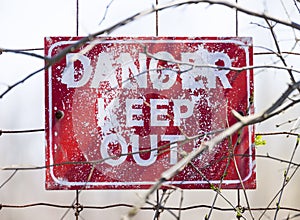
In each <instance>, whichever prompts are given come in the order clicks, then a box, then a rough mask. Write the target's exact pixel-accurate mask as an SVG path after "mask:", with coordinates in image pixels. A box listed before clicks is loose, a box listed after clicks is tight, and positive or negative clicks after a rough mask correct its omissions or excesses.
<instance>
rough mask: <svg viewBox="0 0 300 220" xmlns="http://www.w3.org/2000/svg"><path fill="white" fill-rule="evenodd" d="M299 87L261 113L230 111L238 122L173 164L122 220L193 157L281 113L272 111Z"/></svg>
mask: <svg viewBox="0 0 300 220" xmlns="http://www.w3.org/2000/svg"><path fill="white" fill-rule="evenodd" d="M299 87H300V81H298V82H297V83H295V84H293V85H290V86H289V87H288V89H287V90H286V91H285V92H284V93H283V94H282V96H280V97H279V99H278V100H277V101H276V102H275V103H274V104H273V105H272V106H270V107H269V108H268V109H266V110H265V111H263V112H262V113H258V114H254V115H249V116H241V115H240V114H239V113H238V112H236V111H234V110H233V111H232V113H233V114H234V116H235V117H236V118H237V119H238V120H239V121H238V122H236V123H235V124H233V125H232V126H231V127H229V128H228V129H226V130H224V131H223V132H221V133H220V134H218V135H217V136H215V137H214V138H212V139H211V140H209V141H207V142H203V143H202V144H201V146H200V147H199V148H197V149H195V150H194V151H192V152H190V153H189V154H188V155H187V156H186V157H184V158H183V159H182V160H180V161H179V162H178V163H177V164H175V165H174V166H173V167H171V168H170V169H168V170H166V171H165V172H163V173H162V174H161V176H160V178H159V180H158V181H157V182H156V183H155V184H154V185H152V187H151V188H150V189H149V190H148V191H147V193H146V194H145V195H144V197H143V198H142V199H141V201H140V203H139V204H137V205H136V206H134V207H133V208H132V209H131V210H130V211H129V212H128V213H127V215H126V216H123V217H122V219H123V220H129V219H132V218H133V217H134V216H135V215H136V214H137V213H138V212H139V210H140V209H141V207H143V206H144V205H145V203H146V201H147V200H148V199H149V197H150V196H151V195H152V193H154V192H155V191H156V190H157V189H159V188H160V187H161V186H162V185H163V183H164V182H165V181H167V180H169V179H171V178H173V177H174V176H175V175H176V174H178V173H179V172H180V171H182V170H183V169H184V168H185V167H186V166H187V165H188V164H189V163H190V162H191V161H192V160H193V159H194V158H195V157H197V156H199V155H200V154H202V153H203V152H204V151H207V150H209V151H211V150H212V149H213V147H214V146H215V145H217V144H218V143H220V142H221V141H222V140H223V139H224V138H226V137H228V136H230V135H232V134H234V133H235V132H237V131H238V130H240V129H241V128H243V127H245V126H248V125H253V124H256V123H259V122H262V121H265V120H267V119H268V118H271V117H273V116H275V115H276V114H279V113H280V112H281V111H276V114H274V111H275V110H277V109H278V108H279V107H280V106H281V105H282V104H283V103H284V101H285V100H286V99H287V98H288V96H289V95H290V94H291V93H292V92H293V91H294V90H295V89H298V88H299Z"/></svg>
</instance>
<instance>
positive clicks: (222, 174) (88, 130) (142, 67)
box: [45, 37, 256, 189]
mask: <svg viewBox="0 0 300 220" xmlns="http://www.w3.org/2000/svg"><path fill="white" fill-rule="evenodd" d="M79 39H80V38H77V37H50V38H45V53H46V56H48V57H53V56H55V55H56V54H58V53H59V52H60V51H62V49H64V48H66V47H68V46H70V45H72V44H74V43H76V42H77V41H78V40H79ZM252 56H253V51H252V39H251V38H215V37H208V38H186V37H176V38H172V37H138V38H98V39H96V40H95V41H93V42H90V43H88V44H86V45H84V46H82V47H81V48H79V49H78V50H76V51H73V52H72V53H69V54H67V55H66V57H65V58H63V59H62V60H60V61H59V62H57V63H55V64H54V65H52V66H51V67H50V68H49V69H48V70H47V71H46V77H45V78H46V79H45V82H46V84H45V87H46V139H47V147H46V165H47V171H46V188H47V189H139V188H148V187H149V186H150V185H152V184H154V183H155V181H156V180H157V179H158V178H159V177H160V174H161V173H162V172H164V171H165V170H167V169H169V168H170V167H172V166H173V165H174V164H176V163H177V162H178V161H180V160H181V159H182V158H183V157H184V156H185V155H186V154H187V153H189V152H191V151H193V149H195V148H198V147H199V146H200V144H201V142H203V141H206V140H209V139H211V138H213V137H214V136H215V135H216V134H218V133H219V132H220V131H223V130H224V129H226V128H227V127H229V126H230V125H232V124H234V123H235V122H236V119H235V117H234V116H233V115H232V113H231V110H236V111H238V112H240V113H241V114H243V115H247V114H250V113H251V112H252V111H253V107H252V106H251V100H252V97H253V73H252V70H243V71H237V70H238V69H239V68H242V67H246V66H251V65H252V59H253V58H252ZM253 138H254V133H253V127H251V126H250V127H246V128H244V129H243V130H241V131H240V132H239V133H237V134H234V135H233V136H231V137H229V138H226V139H224V140H223V141H222V142H221V143H219V144H218V145H217V146H215V147H214V148H213V149H212V150H211V151H210V152H207V153H205V154H203V155H200V156H199V157H198V158H195V159H194V160H193V161H192V164H189V165H188V166H187V167H186V168H185V169H184V170H183V171H181V172H180V173H179V174H177V175H176V176H175V177H174V178H173V179H171V180H168V181H167V182H166V185H170V184H171V185H176V186H179V187H181V188H186V189H200V188H210V187H211V184H215V185H216V186H218V187H219V186H221V187H222V188H241V187H242V184H241V183H243V185H244V187H245V188H255V185H256V184H255V161H254V158H255V157H254V147H253ZM220 184H221V185H220Z"/></svg>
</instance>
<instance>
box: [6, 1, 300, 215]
mask: <svg viewBox="0 0 300 220" xmlns="http://www.w3.org/2000/svg"><path fill="white" fill-rule="evenodd" d="M158 2H159V4H165V3H168V2H172V1H167V0H158ZM229 2H233V3H235V1H229ZM155 3H156V1H155V0H139V1H132V0H113V1H111V0H84V1H83V0H79V17H78V18H79V20H78V21H79V23H78V28H79V29H78V30H79V36H87V35H88V34H90V33H94V32H97V31H99V30H102V29H104V28H107V27H110V26H111V25H113V24H116V23H118V22H119V21H121V20H122V19H125V18H127V17H129V16H131V15H133V14H135V13H137V12H139V11H142V10H144V9H148V8H151V7H152V6H153V5H155ZM238 5H240V6H241V7H243V8H246V9H248V10H251V11H253V12H259V13H266V14H268V15H271V16H273V17H275V18H278V19H282V20H287V21H294V22H299V21H300V12H299V10H298V6H299V7H300V3H298V2H297V1H296V0H252V1H247V0H238ZM76 8H77V6H76V0H64V1H60V0H52V1H46V0H42V1H41V0H26V1H22V0H10V1H7V0H0V48H5V49H31V48H36V49H37V50H34V51H31V52H34V53H37V54H40V55H43V50H41V48H43V46H44V42H43V40H44V37H45V36H76V24H77V22H76V20H77V16H76V12H77V10H76ZM272 25H274V28H273V30H274V32H275V34H276V37H277V40H278V43H279V46H280V49H281V51H282V52H288V53H289V54H288V53H285V54H284V56H285V61H286V63H287V66H288V67H293V68H294V69H300V62H299V59H300V56H299V54H297V53H299V52H300V51H299V49H300V48H299V44H298V41H299V38H298V37H299V31H297V30H293V29H292V28H290V27H286V26H283V25H280V24H276V23H272ZM155 30H156V17H155V13H153V14H151V15H147V16H144V17H142V18H140V19H138V20H137V21H133V22H130V23H129V24H127V25H124V26H122V27H120V28H119V29H117V30H115V31H114V32H113V33H111V34H110V36H155V34H156V31H155ZM158 35H159V36H190V37H193V36H219V37H225V36H235V35H236V11H235V10H234V9H231V8H229V7H225V6H222V5H209V4H207V3H200V4H186V5H183V6H180V7H175V8H170V9H167V10H164V11H160V12H159V13H158ZM238 35H239V36H250V37H253V40H254V44H253V45H254V53H255V55H254V65H271V64H272V65H273V64H274V65H278V66H283V64H282V63H281V61H280V59H279V58H278V57H277V56H276V55H274V54H262V53H265V52H270V51H276V52H277V49H276V45H275V43H274V40H273V37H272V33H271V31H270V29H269V28H268V25H267V23H266V22H265V20H264V19H261V18H257V17H255V16H250V15H246V14H243V13H238ZM292 53H293V54H292ZM43 65H44V61H43V60H42V59H38V58H34V57H31V56H25V55H20V54H15V53H2V54H1V55H0V94H2V92H4V91H5V90H6V89H7V88H8V86H10V85H12V84H14V83H16V82H18V81H20V80H21V79H23V78H25V77H26V76H27V75H29V74H30V73H32V72H34V71H36V70H38V69H40V68H42V67H43ZM254 74H255V78H254V81H255V88H254V89H255V97H254V98H255V99H254V100H255V101H254V103H255V111H256V112H260V111H262V110H264V109H265V108H267V107H269V106H270V105H272V103H273V102H274V101H275V100H276V99H278V98H279V97H280V96H281V95H282V93H283V92H284V90H285V89H287V87H288V84H289V83H291V81H290V77H289V75H288V73H287V71H285V70H280V69H265V68H259V69H255V70H254ZM295 78H296V79H297V80H300V75H299V73H295ZM295 94H296V95H297V93H295ZM298 99H299V94H298ZM44 100H45V98H44V71H42V72H40V73H38V74H36V75H34V76H33V77H31V78H30V79H28V80H27V81H25V82H24V83H21V84H20V85H18V86H17V87H16V88H14V89H12V90H11V91H10V92H8V93H7V94H6V95H5V96H3V97H2V98H1V99H0V129H1V130H3V131H4V130H23V129H42V128H44V123H45V119H44V108H45V107H44V106H45V105H44ZM299 117H300V105H295V106H294V107H293V108H291V109H289V110H287V111H285V112H283V113H282V114H280V115H278V116H276V117H274V118H272V119H270V120H267V121H265V122H263V123H259V124H257V125H256V133H265V132H268V133H270V132H290V131H292V132H294V133H298V134H299V131H300V129H299ZM297 120H298V121H297ZM293 129H294V130H293ZM44 136H45V134H44V132H34V133H26V134H2V135H1V136H0V185H1V188H0V204H3V205H4V204H8V205H23V204H32V203H40V202H44V203H53V204H60V205H71V204H72V203H73V201H74V199H75V191H46V190H45V187H44V184H45V170H44V169H37V170H29V171H22V170H19V171H17V172H16V174H15V175H14V176H13V177H12V178H11V179H10V180H9V181H8V182H6V183H5V181H6V180H7V179H8V178H9V177H10V176H11V175H12V173H13V172H14V171H7V170H3V169H4V168H5V167H12V166H17V167H28V166H43V165H44V163H45V137H44ZM263 139H264V140H265V141H266V145H263V146H257V149H256V153H257V154H258V155H270V156H274V157H276V158H280V159H283V160H287V161H289V160H290V158H291V155H292V152H293V150H294V149H295V145H296V139H297V136H292V135H289V136H287V135H271V136H263ZM293 162H294V163H296V164H298V166H291V168H290V170H289V173H288V175H291V174H292V173H293V172H294V171H297V170H296V169H297V168H298V167H299V163H300V154H299V152H296V154H295V156H294V158H293ZM256 164H257V168H256V169H257V189H255V190H249V191H247V199H248V200H249V205H250V207H251V208H262V210H260V211H253V215H254V217H255V219H259V218H260V217H261V218H262V219H273V218H274V215H275V214H274V211H270V210H268V211H267V212H266V213H264V214H263V212H264V209H265V208H267V207H268V206H269V204H270V207H272V208H274V207H276V202H277V201H278V198H276V199H275V200H274V201H272V200H273V198H274V196H275V195H276V194H277V193H278V191H280V188H281V187H282V183H283V180H284V173H285V171H286V170H287V167H288V164H287V163H284V162H280V161H277V160H272V159H270V158H261V157H257V159H256ZM299 182H300V174H299V172H295V174H294V175H293V176H292V178H291V180H290V182H289V183H288V185H287V186H286V187H285V189H284V191H283V195H282V198H281V202H280V207H288V208H294V209H297V210H296V211H292V210H280V212H279V215H278V216H277V219H287V218H288V216H290V218H294V219H300V188H299ZM3 183H5V184H3ZM143 193H145V191H143V190H141V191H135V190H118V191H116V190H91V191H82V192H81V193H80V197H79V198H80V201H79V202H80V203H81V204H82V205H84V206H105V205H111V204H120V203H126V204H136V203H137V202H138V201H139V199H140V196H141V195H143ZM215 194H216V193H215V192H214V191H212V190H191V191H189V190H184V191H180V190H178V191H176V192H174V193H172V195H171V196H170V198H169V200H168V203H167V205H168V206H175V207H178V206H179V203H180V199H181V197H182V195H183V204H182V207H188V206H193V205H208V206H210V205H212V203H213V201H214V198H215ZM222 194H223V195H224V197H225V198H226V199H227V200H229V201H230V202H231V203H232V204H233V205H237V204H238V201H237V200H238V199H237V191H236V190H222ZM240 194H241V196H240V198H241V205H242V206H247V203H246V201H245V197H244V195H243V193H242V192H240ZM154 200H155V195H154V197H153V198H151V201H154ZM215 205H216V206H217V207H222V208H231V207H230V206H229V205H228V203H227V202H226V201H225V200H224V199H222V198H221V197H218V198H217V201H216V204H215ZM127 211H129V208H127V207H116V208H107V209H83V211H82V212H81V213H80V217H79V219H120V217H121V216H122V215H124V214H125V213H126V212H127ZM174 212H176V211H174ZM176 213H177V212H176ZM208 213H209V209H208V208H205V207H204V208H195V209H190V210H187V211H182V213H181V219H204V218H205V216H206V215H207V214H208ZM262 214H263V215H262ZM261 215H262V216H261ZM297 215H299V217H297ZM41 217H42V218H43V219H44V220H48V219H49V220H50V219H75V215H74V210H72V209H71V210H68V209H63V208H55V207H48V206H41V205H40V206H36V207H30V208H5V207H3V208H2V209H0V219H4V220H14V219H23V220H26V219H31V220H34V219H40V218H41ZM244 217H245V218H247V219H251V217H250V215H249V212H245V213H244ZM142 218H143V219H153V218H154V211H151V210H150V211H149V210H148V211H145V210H144V211H140V212H139V214H138V215H137V217H136V219H142ZM220 218H222V219H235V218H236V212H234V211H220V210H213V212H212V215H211V216H210V219H220ZM161 219H176V218H175V217H174V216H172V215H171V214H170V213H169V212H167V211H164V212H163V213H162V214H161Z"/></svg>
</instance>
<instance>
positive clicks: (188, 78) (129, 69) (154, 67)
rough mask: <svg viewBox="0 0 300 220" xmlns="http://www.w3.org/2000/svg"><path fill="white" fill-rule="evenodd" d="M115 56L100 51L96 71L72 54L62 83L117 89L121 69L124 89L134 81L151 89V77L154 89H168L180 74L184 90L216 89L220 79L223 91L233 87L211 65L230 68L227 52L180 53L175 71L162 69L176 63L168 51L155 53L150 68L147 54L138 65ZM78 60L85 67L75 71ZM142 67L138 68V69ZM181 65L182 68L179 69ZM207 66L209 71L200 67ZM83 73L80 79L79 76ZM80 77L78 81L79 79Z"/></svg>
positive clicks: (224, 71) (126, 56)
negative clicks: (163, 62) (164, 62)
mask: <svg viewBox="0 0 300 220" xmlns="http://www.w3.org/2000/svg"><path fill="white" fill-rule="evenodd" d="M113 57H114V55H113V53H107V52H101V53H99V55H98V58H97V63H96V65H95V68H94V69H93V68H92V65H91V60H90V59H89V57H87V56H85V55H83V54H81V53H70V54H67V56H66V63H67V68H65V71H64V72H63V75H62V83H63V84H66V85H67V87H68V88H78V87H82V86H85V85H86V84H87V83H88V82H89V81H90V80H91V82H90V85H89V86H90V88H99V86H100V83H101V82H108V83H109V84H110V86H111V88H118V87H119V85H118V80H117V77H116V74H115V72H116V70H117V69H118V68H121V77H122V80H121V84H122V85H121V88H123V89H130V88H132V87H133V80H130V79H134V81H135V82H136V84H137V85H138V87H139V88H148V87H149V85H148V80H147V78H148V76H147V73H149V78H150V81H151V83H152V86H153V88H154V89H157V90H167V89H170V88H171V87H172V86H173V85H174V83H175V82H176V78H177V74H178V72H180V78H181V80H182V89H204V88H208V89H210V88H216V81H217V79H218V80H220V82H221V85H222V86H223V88H232V87H231V85H230V83H229V81H228V78H227V77H226V74H227V73H228V72H229V70H227V69H214V68H211V67H208V65H216V64H218V63H221V64H222V66H224V67H227V68H229V67H231V60H230V58H229V56H228V55H227V54H225V53H221V52H215V53H209V52H208V51H206V50H204V49H202V48H199V50H197V51H195V52H194V53H191V52H188V53H181V61H180V65H175V66H174V65H173V68H164V69H162V68H161V67H159V65H158V64H159V60H163V61H168V63H169V64H176V60H175V59H174V57H173V56H172V54H170V53H169V52H166V51H161V52H158V53H155V54H153V57H152V58H151V59H150V64H149V67H148V68H147V64H146V60H147V55H146V54H144V53H139V57H138V64H136V62H135V60H134V59H133V58H132V56H131V55H130V54H129V53H121V54H120V56H119V57H117V58H116V59H113ZM76 61H79V62H80V63H81V66H82V68H81V69H80V70H77V71H76V70H75V67H74V63H75V62H76ZM138 66H139V68H138ZM178 66H179V67H178ZM201 66H204V67H205V66H206V68H201ZM78 74H80V77H77V75H78ZM78 78H79V79H78Z"/></svg>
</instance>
